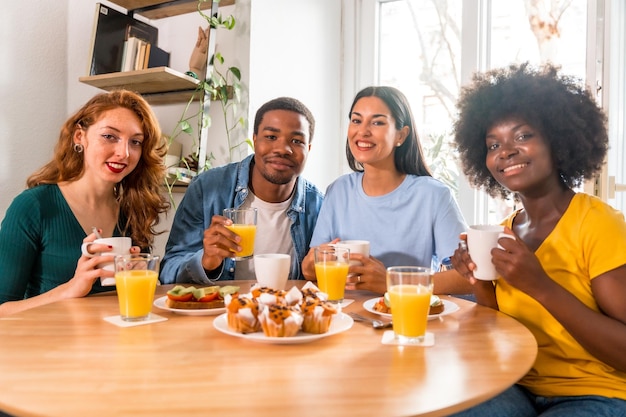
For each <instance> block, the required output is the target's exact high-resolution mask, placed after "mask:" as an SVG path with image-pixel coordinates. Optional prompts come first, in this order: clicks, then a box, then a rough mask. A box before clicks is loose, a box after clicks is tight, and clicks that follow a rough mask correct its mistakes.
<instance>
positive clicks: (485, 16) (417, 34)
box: [355, 0, 626, 223]
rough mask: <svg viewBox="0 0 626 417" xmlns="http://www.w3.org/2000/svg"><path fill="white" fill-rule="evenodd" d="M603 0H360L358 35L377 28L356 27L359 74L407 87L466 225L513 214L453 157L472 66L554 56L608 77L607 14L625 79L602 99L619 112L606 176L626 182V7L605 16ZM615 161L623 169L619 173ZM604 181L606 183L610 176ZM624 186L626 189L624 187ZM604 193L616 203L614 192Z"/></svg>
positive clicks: (430, 152)
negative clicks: (461, 98) (625, 141)
mask: <svg viewBox="0 0 626 417" xmlns="http://www.w3.org/2000/svg"><path fill="white" fill-rule="evenodd" d="M588 3H589V4H588ZM604 3H605V1H604V0H593V1H592V0H589V1H588V0H552V1H545V2H535V1H532V0H509V1H506V2H504V1H492V0H431V1H411V0H361V1H360V3H359V4H360V6H361V9H360V10H357V11H356V13H355V16H357V17H356V20H357V21H358V22H357V24H356V25H355V26H356V27H359V28H360V30H359V32H358V33H360V34H369V33H372V32H374V33H375V34H376V35H375V36H374V38H373V40H372V37H371V36H370V37H369V38H366V37H364V36H361V37H360V36H359V35H358V34H357V39H362V42H361V43H359V41H357V44H358V48H357V51H358V52H359V53H358V55H359V57H360V65H361V67H362V69H361V71H360V72H359V73H358V74H357V77H356V79H358V80H360V81H361V82H362V84H363V85H368V84H380V85H393V86H395V87H398V88H399V89H400V90H402V91H403V92H404V93H405V94H406V95H407V97H408V99H409V100H410V102H411V106H412V109H413V113H414V116H415V118H416V122H417V124H418V126H419V127H420V132H419V135H420V139H421V141H422V144H423V146H424V148H425V149H426V152H427V157H428V158H429V162H430V164H431V168H432V169H433V172H434V175H435V176H436V177H437V178H439V179H440V180H442V181H444V182H446V183H447V184H448V185H449V186H450V187H451V188H452V189H453V190H455V192H456V193H457V197H458V200H459V204H460V206H461V208H462V210H463V213H464V215H465V218H466V220H467V221H468V223H485V222H490V223H494V222H498V221H499V220H501V219H502V218H503V217H504V216H505V215H506V214H508V212H510V210H511V209H512V208H513V204H512V202H507V201H495V200H492V199H490V198H488V197H487V196H486V195H485V194H484V193H482V192H479V191H476V190H472V189H471V188H470V187H469V186H468V185H467V183H466V182H465V180H464V177H463V175H462V173H461V172H460V168H458V167H457V166H456V165H455V164H454V163H452V159H453V152H454V149H453V147H452V146H450V145H449V143H450V141H451V130H452V121H453V120H454V116H455V107H454V104H455V101H456V97H457V93H458V91H459V90H460V87H461V86H462V85H463V83H466V82H467V81H469V79H470V77H471V74H472V73H473V72H474V71H476V70H484V69H488V68H495V67H501V66H506V65H508V64H510V63H513V62H517V63H520V62H525V61H529V62H531V63H532V64H540V63H542V62H546V61H550V62H554V63H556V64H558V65H561V66H562V68H563V71H564V72H566V73H568V74H571V75H574V76H577V77H579V78H581V79H587V80H593V82H588V84H589V85H594V86H595V84H596V83H597V84H598V85H602V84H603V80H604V77H605V74H607V72H604V71H602V68H598V66H599V65H598V62H601V63H604V61H605V60H604V56H603V55H604V45H605V39H607V38H608V35H605V33H608V32H605V28H604V25H603V22H604V20H605V18H606V20H608V18H607V16H613V20H612V21H611V24H610V26H611V27H613V32H611V37H612V38H613V37H617V39H618V40H621V41H618V42H612V43H611V45H612V49H611V51H610V54H611V56H615V57H616V58H617V59H616V60H613V61H612V67H611V79H616V80H619V83H620V84H619V85H614V86H613V88H611V89H610V92H611V94H610V98H609V97H606V99H605V100H604V101H603V102H602V104H603V105H604V106H605V108H608V109H609V110H612V109H615V110H616V111H618V113H619V112H621V115H620V114H618V115H616V116H614V115H613V114H612V116H611V118H610V120H611V124H610V126H609V128H610V135H611V138H612V145H611V149H612V151H611V155H610V157H609V165H608V168H609V170H610V171H609V172H610V174H609V175H610V176H612V177H615V180H616V181H618V182H622V183H626V169H624V167H623V165H624V164H623V163H621V162H620V161H623V150H622V148H623V146H622V145H621V143H622V140H619V139H618V138H622V137H623V135H624V132H623V124H624V123H623V120H624V112H625V109H624V93H623V91H624V85H623V83H624V81H623V80H624V78H625V77H624V73H625V71H624V67H625V65H624V60H625V57H624V50H625V45H624V16H625V13H624V8H625V6H624V5H623V4H622V2H621V1H619V0H606V3H607V6H606V7H607V8H608V6H609V5H610V6H612V7H614V8H615V10H614V11H613V12H612V13H611V14H609V11H608V10H605V6H604ZM618 3H619V4H618ZM534 4H536V5H537V6H535V7H533V5H534ZM616 16H618V17H616ZM617 28H619V30H620V31H618V30H617ZM368 36H369V35H368ZM589 45H591V46H589ZM608 54H609V53H607V55H608ZM616 61H618V62H619V64H620V65H621V67H619V68H618V65H617V63H618V62H616ZM589 63H592V64H589ZM369 65H371V66H372V67H371V68H370V67H368V66H369ZM617 82H618V81H616V82H615V84H617ZM599 100H601V98H600V97H599ZM609 102H610V103H611V105H610V106H609ZM617 103H620V105H619V106H618V105H617ZM617 116H619V117H617ZM615 120H621V122H616V121H615ZM620 152H621V153H620ZM618 162H619V163H618ZM618 166H619V167H620V169H621V170H622V171H623V173H621V172H617V169H616V167H618ZM604 176H605V177H606V176H607V175H606V174H604ZM606 182H608V181H606ZM604 187H605V188H608V186H607V185H606V184H605V185H604ZM623 188H624V189H625V190H626V185H624V186H623ZM618 189H619V187H618ZM587 191H589V189H587ZM592 191H593V189H592ZM598 194H600V193H599V192H598ZM605 199H607V200H608V198H605ZM619 200H620V201H621V198H620V199H619ZM608 201H609V202H610V203H614V202H615V206H616V207H617V206H618V204H617V201H618V199H615V200H613V201H611V200H608ZM621 204H624V203H621ZM618 208H620V209H621V208H622V207H621V206H620V207H618Z"/></svg>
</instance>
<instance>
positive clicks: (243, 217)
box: [224, 208, 257, 261]
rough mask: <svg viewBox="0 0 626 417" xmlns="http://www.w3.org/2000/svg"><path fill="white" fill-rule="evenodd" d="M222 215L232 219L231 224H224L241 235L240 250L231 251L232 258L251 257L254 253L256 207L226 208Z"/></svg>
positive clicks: (238, 259) (237, 259) (239, 259)
mask: <svg viewBox="0 0 626 417" xmlns="http://www.w3.org/2000/svg"><path fill="white" fill-rule="evenodd" d="M224 217H226V218H227V219H230V220H232V222H233V224H232V225H230V226H226V228H227V229H229V230H231V231H233V232H235V233H236V234H238V235H239V236H240V237H241V242H239V246H241V250H240V251H239V252H233V256H232V258H233V259H234V260H236V261H241V260H243V259H248V258H251V257H252V255H254V238H255V237H256V219H257V209H255V208H247V209H242V208H238V209H237V208H227V209H224Z"/></svg>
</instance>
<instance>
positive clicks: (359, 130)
mask: <svg viewBox="0 0 626 417" xmlns="http://www.w3.org/2000/svg"><path fill="white" fill-rule="evenodd" d="M408 130H409V129H408V127H406V126H405V127H403V128H402V129H400V130H398V129H396V121H395V119H394V118H393V116H392V115H391V111H390V110H389V107H387V105H386V104H385V102H384V101H383V100H381V99H380V98H378V97H374V96H372V97H363V98H360V99H359V100H358V101H357V102H356V103H355V104H354V106H353V107H352V112H351V113H350V124H349V126H348V144H349V146H350V151H351V152H352V155H353V156H354V159H355V160H356V161H358V162H359V163H361V164H362V165H363V166H364V167H365V166H367V165H372V166H378V167H390V168H392V169H395V164H394V152H395V148H396V147H397V146H399V145H401V144H402V142H403V141H404V140H405V139H406V136H407V134H408Z"/></svg>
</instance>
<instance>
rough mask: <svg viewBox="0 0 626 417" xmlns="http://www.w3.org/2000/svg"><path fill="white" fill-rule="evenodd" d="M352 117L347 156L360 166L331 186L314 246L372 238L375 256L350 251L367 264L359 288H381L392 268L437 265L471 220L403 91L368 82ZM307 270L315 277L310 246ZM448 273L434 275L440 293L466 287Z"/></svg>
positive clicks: (353, 165)
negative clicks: (442, 175) (436, 169)
mask: <svg viewBox="0 0 626 417" xmlns="http://www.w3.org/2000/svg"><path fill="white" fill-rule="evenodd" d="M349 117H350V124H349V127H348V137H347V142H346V155H347V158H348V163H349V165H350V168H352V170H353V171H355V172H353V173H351V174H346V175H343V176H341V177H340V178H338V179H337V180H336V181H335V182H333V183H332V184H331V185H330V186H329V187H328V190H327V192H326V197H325V199H324V203H323V205H322V209H321V211H320V214H319V217H318V219H317V224H316V226H315V231H314V232H313V237H312V239H311V247H315V246H318V245H321V244H325V243H329V242H336V241H338V240H351V239H358V240H369V241H370V255H371V256H370V257H369V258H364V257H363V256H362V255H360V254H354V255H351V258H353V259H356V260H359V261H361V262H362V263H363V265H362V266H358V265H357V266H354V265H353V266H351V267H350V273H351V274H356V275H359V276H360V277H359V280H360V286H359V288H361V289H367V290H371V291H375V292H378V293H383V292H385V288H386V284H385V275H386V268H387V267H390V266H398V265H420V266H428V267H431V266H436V265H438V264H439V262H440V261H441V260H442V259H443V258H445V257H448V256H450V255H452V254H453V253H454V250H455V249H456V247H457V244H458V241H459V234H460V233H461V232H463V231H465V229H466V225H465V221H464V220H463V216H462V214H461V211H460V210H459V207H458V205H457V203H456V201H455V200H454V197H453V196H452V193H451V191H450V189H449V188H448V187H447V186H446V185H444V184H443V183H441V182H440V181H438V180H436V179H434V178H433V177H432V176H431V173H430V171H429V169H428V167H427V165H426V162H425V161H424V157H423V152H422V148H421V145H420V143H419V139H418V136H417V131H416V129H415V123H414V119H413V114H412V112H411V109H410V106H409V104H408V101H407V99H406V97H405V96H404V94H402V92H400V91H399V90H397V89H395V88H393V87H367V88H365V89H363V90H361V91H360V92H359V93H358V94H357V96H356V97H355V98H354V101H353V103H352V107H351V108H350V113H349ZM303 271H304V273H305V276H306V277H307V279H315V268H314V266H313V254H312V251H310V252H309V254H308V255H307V257H306V258H305V260H304V262H303ZM442 275H443V274H442ZM446 275H447V276H449V278H450V281H451V282H450V283H449V284H450V285H447V284H446V285H443V284H444V283H443V280H439V279H437V280H435V281H436V284H435V285H436V287H435V291H436V292H457V293H465V292H469V291H467V284H466V283H465V282H464V281H463V280H462V279H461V277H460V276H458V274H456V272H454V271H451V272H448V273H446ZM437 281H439V282H437ZM446 281H448V280H447V279H446ZM457 285H458V286H457Z"/></svg>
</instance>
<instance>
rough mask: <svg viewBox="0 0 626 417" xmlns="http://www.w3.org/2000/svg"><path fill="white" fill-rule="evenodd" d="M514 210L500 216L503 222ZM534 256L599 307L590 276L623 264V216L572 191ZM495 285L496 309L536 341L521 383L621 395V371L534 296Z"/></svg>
mask: <svg viewBox="0 0 626 417" xmlns="http://www.w3.org/2000/svg"><path fill="white" fill-rule="evenodd" d="M516 214H517V213H514V214H512V215H511V216H510V217H509V218H508V219H507V220H506V221H505V224H506V225H507V226H509V227H511V225H512V222H513V218H514V217H515V215H516ZM535 255H536V256H537V258H539V262H541V265H542V266H543V269H544V270H545V271H546V273H547V274H548V276H550V277H551V278H552V279H553V280H554V281H556V282H557V283H559V284H560V285H561V286H562V287H564V288H565V289H567V290H568V291H569V292H571V293H572V294H573V295H574V296H576V297H577V298H578V299H579V300H580V301H582V302H583V303H584V304H585V305H587V306H588V307H589V308H591V309H593V310H595V311H598V312H599V311H600V309H599V308H598V305H597V303H596V301H595V299H594V297H593V294H592V292H591V280H592V279H594V278H595V277H597V276H598V275H601V274H603V273H605V272H607V271H610V270H612V269H615V268H617V267H619V266H622V265H624V264H626V223H625V222H624V216H623V215H622V213H621V212H619V211H617V210H614V209H613V208H612V207H610V206H609V205H607V204H605V203H603V202H602V201H601V200H600V199H598V198H596V197H593V196H590V195H587V194H584V193H579V194H576V195H575V196H574V198H573V199H572V201H571V203H570V205H569V207H568V208H567V211H566V212H565V213H564V214H563V217H562V218H561V219H560V220H559V222H558V224H557V225H556V227H555V228H554V230H553V231H552V232H551V233H550V235H548V237H547V238H546V239H545V241H544V242H543V243H542V244H541V246H539V248H538V249H537V250H536V252H535ZM495 285H496V297H497V299H498V306H499V309H500V311H501V312H503V313H506V314H508V315H510V316H512V317H514V318H516V319H517V320H518V321H519V322H521V323H522V324H524V325H525V326H526V327H528V329H529V330H530V331H531V332H532V333H533V334H534V336H535V339H536V340H537V345H538V346H539V351H538V354H537V359H536V361H535V364H534V365H533V367H532V368H531V370H530V371H529V372H528V374H527V375H526V376H524V378H522V379H521V381H520V384H521V385H523V386H525V387H526V388H528V389H529V390H530V391H531V392H533V393H534V394H536V395H541V396H546V397H552V396H578V395H600V396H604V397H615V398H621V399H624V400H626V373H624V372H620V371H617V370H615V369H614V368H612V367H611V366H609V365H607V364H605V363H604V362H602V361H600V360H599V359H597V358H595V357H594V356H593V355H591V354H590V353H589V352H587V351H586V350H585V349H584V348H583V347H582V346H581V345H580V344H579V343H578V342H577V341H576V340H575V339H574V338H573V337H572V336H571V335H570V334H569V333H568V332H567V331H566V330H565V329H564V328H563V326H562V325H561V324H560V323H559V322H558V321H557V320H556V319H555V318H554V317H552V315H551V314H550V313H548V311H547V310H546V309H545V308H543V307H542V306H541V304H539V303H538V302H537V301H536V300H535V299H534V298H531V297H529V296H528V295H526V294H525V293H523V292H521V291H519V290H517V289H515V288H513V287H512V286H510V285H508V284H507V283H506V281H505V280H504V279H499V280H497V281H496V284H495ZM625 348H626V347H625Z"/></svg>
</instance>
